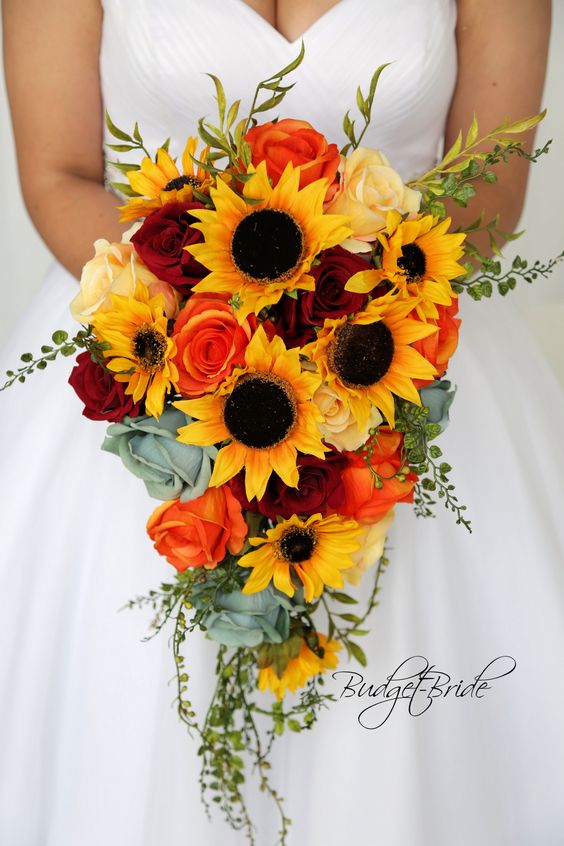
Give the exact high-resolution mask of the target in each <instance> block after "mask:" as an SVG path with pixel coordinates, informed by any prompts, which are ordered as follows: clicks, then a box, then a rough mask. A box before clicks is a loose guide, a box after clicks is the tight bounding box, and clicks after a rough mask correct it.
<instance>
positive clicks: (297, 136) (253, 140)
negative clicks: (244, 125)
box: [245, 118, 341, 196]
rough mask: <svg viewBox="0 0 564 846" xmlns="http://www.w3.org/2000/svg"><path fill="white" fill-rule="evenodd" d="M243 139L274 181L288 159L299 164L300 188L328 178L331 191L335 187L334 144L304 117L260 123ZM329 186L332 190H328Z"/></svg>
mask: <svg viewBox="0 0 564 846" xmlns="http://www.w3.org/2000/svg"><path fill="white" fill-rule="evenodd" d="M245 141H247V143H248V144H249V145H250V147H251V151H252V162H253V165H254V166H255V167H256V166H257V165H258V163H259V162H262V161H265V162H266V169H267V171H268V175H269V176H270V178H271V179H272V182H273V184H274V185H276V184H277V182H278V180H279V179H280V177H281V176H282V174H283V172H284V168H285V167H286V165H287V164H288V162H292V164H293V165H294V167H298V166H299V167H300V168H301V172H300V188H304V186H306V185H309V184H310V182H315V181H316V180H317V179H323V178H325V179H327V181H328V183H329V189H328V191H329V192H330V195H331V196H332V194H333V193H334V191H335V190H336V187H337V182H336V176H337V170H338V167H339V165H340V163H341V157H340V155H339V150H338V149H337V145H336V144H328V143H327V139H326V138H325V136H324V135H322V134H321V133H320V132H317V130H315V129H314V128H313V126H312V125H311V124H310V123H308V122H307V121H306V120H292V119H290V118H287V119H286V120H280V121H278V123H263V124H262V125H261V126H255V127H254V129H251V130H250V131H249V132H247V134H246V136H245ZM331 186H333V190H332V191H331Z"/></svg>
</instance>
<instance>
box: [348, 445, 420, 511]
mask: <svg viewBox="0 0 564 846" xmlns="http://www.w3.org/2000/svg"><path fill="white" fill-rule="evenodd" d="M402 441H403V435H402V434H401V432H391V431H389V430H385V429H384V430H382V429H381V430H380V432H379V434H378V441H377V443H376V445H375V447H374V452H373V455H372V458H371V460H370V464H371V466H372V467H373V468H374V470H375V471H376V472H377V473H378V474H379V475H380V476H382V477H383V478H384V479H385V481H384V484H383V487H382V488H377V487H376V485H375V484H374V476H373V474H372V472H371V471H370V469H369V467H368V466H367V464H366V461H365V460H364V458H362V456H360V455H356V454H355V453H347V455H348V457H349V459H350V464H349V466H348V467H347V468H345V470H343V473H342V480H343V484H344V487H345V502H344V504H343V505H342V506H341V507H340V508H339V512H340V513H341V514H344V515H347V516H352V517H354V518H355V520H367V521H372V522H375V521H377V520H380V519H381V518H382V517H383V516H384V515H385V514H386V513H387V512H388V511H389V510H390V508H392V507H393V506H394V505H395V504H396V502H412V500H413V488H414V485H415V482H416V481H417V476H416V475H415V473H411V472H406V473H405V481H404V482H400V481H399V480H398V479H397V478H393V479H391V478H389V477H390V476H393V474H394V473H396V472H397V471H398V470H399V469H400V467H401V466H402V460H401V452H400V450H401V445H402Z"/></svg>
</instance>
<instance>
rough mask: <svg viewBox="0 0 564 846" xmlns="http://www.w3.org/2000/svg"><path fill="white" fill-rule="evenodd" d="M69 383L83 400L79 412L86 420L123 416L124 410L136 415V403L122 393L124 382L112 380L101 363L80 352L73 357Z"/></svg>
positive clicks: (110, 419) (113, 418)
mask: <svg viewBox="0 0 564 846" xmlns="http://www.w3.org/2000/svg"><path fill="white" fill-rule="evenodd" d="M69 384H70V385H71V386H72V387H73V388H74V390H75V392H76V394H77V396H78V398H79V399H80V400H81V401H82V402H83V403H84V410H83V412H82V413H83V415H84V416H85V417H88V418H89V419H90V420H109V421H111V422H113V423H115V422H116V421H119V420H123V418H124V417H125V415H126V414H128V415H129V417H137V415H138V414H139V412H140V410H141V409H140V406H139V404H138V403H137V404H136V403H134V402H133V399H132V397H131V396H128V395H127V394H126V393H125V388H126V386H125V385H124V384H122V383H121V382H116V380H115V379H114V377H113V376H112V374H111V373H109V372H108V371H107V370H106V369H105V368H104V367H102V365H101V364H97V363H96V362H95V361H92V358H91V357H90V353H88V352H83V353H80V355H79V356H78V357H77V359H76V365H75V366H74V367H73V369H72V371H71V374H70V376H69Z"/></svg>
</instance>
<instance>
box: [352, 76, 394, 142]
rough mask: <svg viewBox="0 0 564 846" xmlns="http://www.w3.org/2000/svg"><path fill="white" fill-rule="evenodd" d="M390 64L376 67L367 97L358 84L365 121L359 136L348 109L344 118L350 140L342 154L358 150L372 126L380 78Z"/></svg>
mask: <svg viewBox="0 0 564 846" xmlns="http://www.w3.org/2000/svg"><path fill="white" fill-rule="evenodd" d="M390 64H391V63H390V62H387V63H386V64H384V65H380V67H379V68H377V69H376V71H375V72H374V74H373V75H372V79H371V80H370V85H369V86H368V94H367V95H366V97H365V96H364V95H363V93H362V90H361V88H360V85H359V86H358V88H357V90H356V105H357V108H358V111H359V112H360V116H361V118H362V119H363V121H364V126H363V127H362V129H361V131H360V135H359V136H358V138H357V136H356V129H355V121H354V120H351V118H350V109H349V111H347V113H346V114H345V116H344V118H343V132H344V133H345V135H346V136H347V138H348V139H349V140H348V144H345V146H344V147H342V149H341V155H342V156H346V154H347V153H348V152H349V150H351V149H353V150H356V148H357V147H359V146H360V142H361V141H362V139H363V138H364V133H365V132H366V130H367V129H368V127H369V126H370V122H371V120H372V105H373V103H374V96H375V94H376V87H377V85H378V80H379V79H380V75H381V73H382V71H383V70H384V69H385V68H387V67H389V65H390Z"/></svg>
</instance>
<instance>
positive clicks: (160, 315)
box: [92, 283, 178, 419]
mask: <svg viewBox="0 0 564 846" xmlns="http://www.w3.org/2000/svg"><path fill="white" fill-rule="evenodd" d="M109 297H110V302H111V307H110V310H109V311H104V312H102V311H98V312H97V313H96V314H95V315H94V316H93V317H92V326H93V327H94V333H95V335H96V337H97V339H98V340H99V341H100V342H101V343H103V344H108V345H109V347H108V348H107V349H105V350H104V356H105V358H106V359H107V361H106V363H105V364H106V367H107V368H108V370H110V371H111V372H112V374H113V377H114V379H115V380H116V381H117V382H127V388H126V389H125V393H126V394H131V395H132V396H133V401H134V402H139V400H140V399H142V398H143V397H145V409H146V411H147V414H150V415H152V416H153V417H156V418H157V419H158V418H159V417H160V416H161V414H162V411H163V406H164V398H165V394H166V393H167V391H168V390H169V389H170V387H171V386H172V387H174V388H175V389H176V382H177V380H178V370H177V369H176V365H175V364H174V363H173V362H172V361H171V358H172V357H173V356H174V355H175V354H176V345H175V344H174V342H173V341H172V339H171V338H169V337H168V336H167V318H166V315H165V314H164V299H163V296H162V294H158V295H157V296H156V297H153V298H150V297H149V292H148V290H147V288H146V287H145V285H142V284H141V283H138V284H137V287H136V289H135V297H124V296H121V295H120V294H110V295H109Z"/></svg>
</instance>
